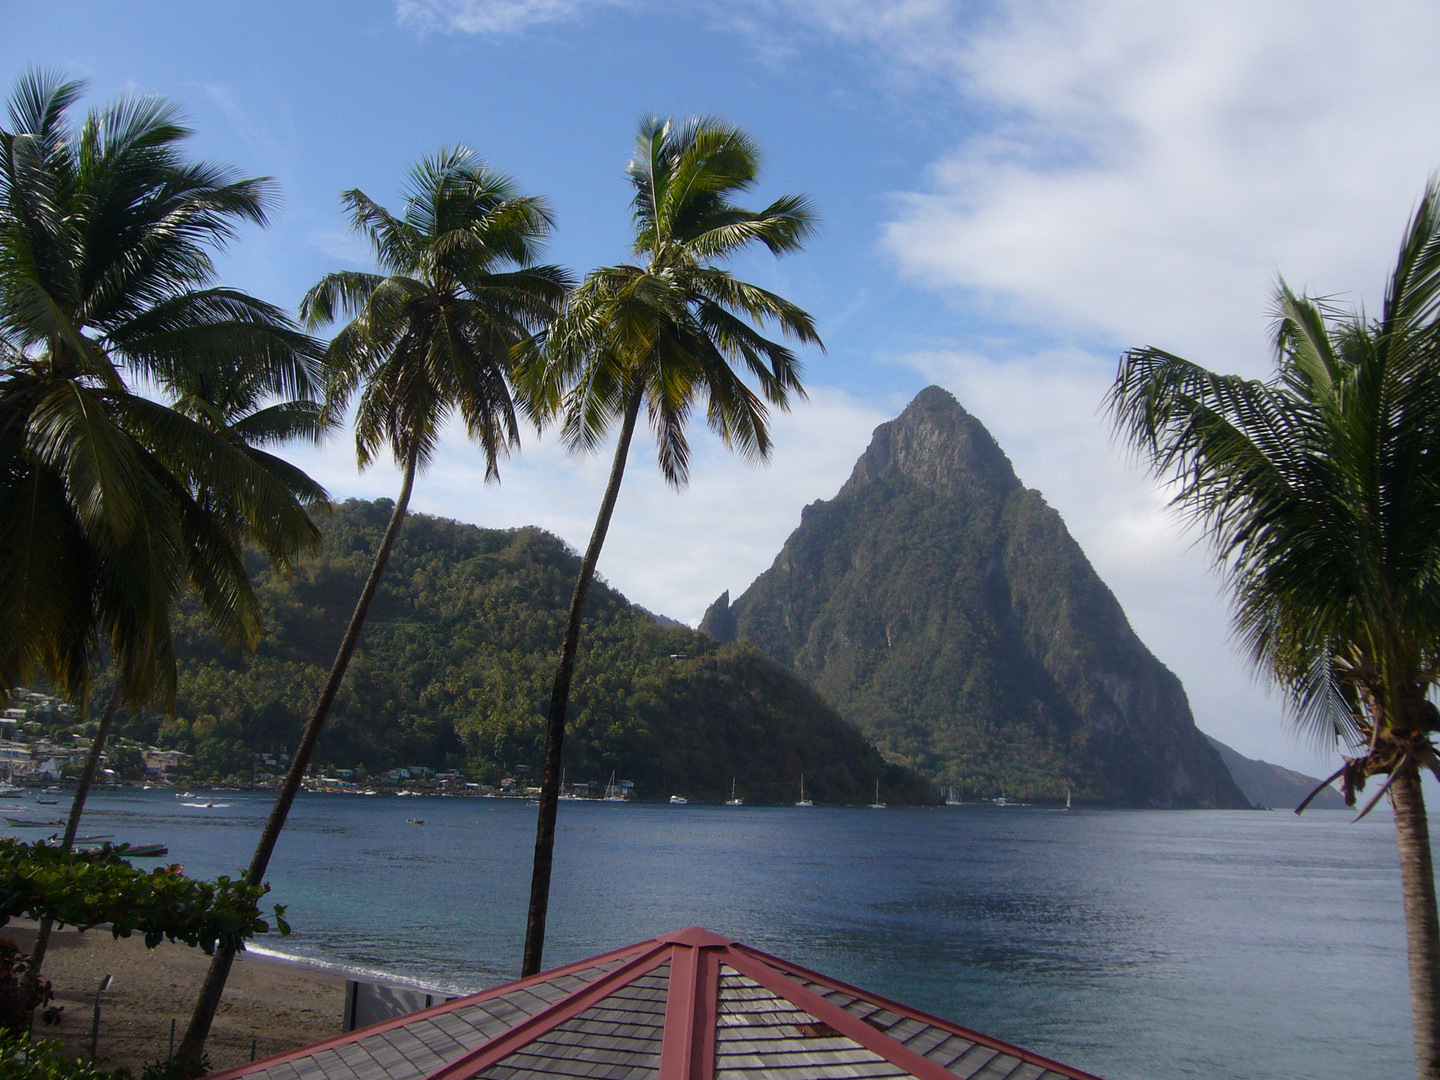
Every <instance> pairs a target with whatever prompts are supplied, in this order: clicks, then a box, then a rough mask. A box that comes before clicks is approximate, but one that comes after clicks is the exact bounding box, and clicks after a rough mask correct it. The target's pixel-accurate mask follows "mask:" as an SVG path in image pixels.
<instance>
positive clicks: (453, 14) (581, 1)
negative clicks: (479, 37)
mask: <svg viewBox="0 0 1440 1080" xmlns="http://www.w3.org/2000/svg"><path fill="white" fill-rule="evenodd" d="M613 2H614V0H396V4H395V14H396V16H397V17H398V18H399V20H400V21H401V22H402V23H410V24H411V25H413V26H416V27H418V28H419V29H421V30H458V31H461V32H462V33H467V34H509V33H515V32H516V31H519V30H523V29H525V28H526V27H527V26H533V25H535V24H537V23H550V22H559V21H561V20H564V19H569V18H573V17H574V16H576V15H578V14H580V13H581V12H583V11H584V10H585V9H587V8H592V7H599V6H606V5H609V4H611V3H613Z"/></svg>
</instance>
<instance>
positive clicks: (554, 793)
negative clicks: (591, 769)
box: [520, 386, 644, 978]
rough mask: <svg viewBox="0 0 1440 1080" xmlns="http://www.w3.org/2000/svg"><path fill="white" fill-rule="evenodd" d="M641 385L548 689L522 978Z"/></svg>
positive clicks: (536, 962) (543, 898) (538, 929)
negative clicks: (585, 635)
mask: <svg viewBox="0 0 1440 1080" xmlns="http://www.w3.org/2000/svg"><path fill="white" fill-rule="evenodd" d="M643 397H644V395H643V387H640V386H637V387H636V388H635V389H634V390H632V391H631V393H630V400H629V401H628V402H627V403H626V405H625V420H624V423H623V424H622V425H621V427H620V442H619V443H618V444H617V445H616V447H615V460H614V462H613V463H612V464H611V466H610V480H609V482H608V483H607V484H606V485H605V496H604V498H602V499H601V500H600V513H599V514H598V515H597V516H596V518H595V529H594V531H593V532H591V534H590V544H589V546H588V547H586V549H585V557H584V558H583V559H582V560H581V561H580V576H579V577H578V578H577V579H576V581H575V593H574V595H573V596H571V598H570V615H569V618H568V619H567V620H566V623H565V637H564V640H563V641H561V643H560V663H559V664H558V665H557V666H556V668H555V685H554V687H553V688H552V689H551V691H550V716H549V719H548V720H547V721H546V725H545V768H544V773H543V775H542V778H541V780H540V814H539V818H538V820H537V821H536V823H535V864H534V869H533V871H532V873H531V878H530V909H529V912H528V913H527V915H526V919H525V955H524V958H523V959H522V961H521V964H520V977H521V978H524V977H526V976H528V975H534V974H535V973H536V972H538V971H539V970H540V963H541V959H542V957H543V955H544V952H545V916H546V914H547V912H548V910H549V907H550V868H551V865H552V864H553V862H554V858H555V818H556V816H557V814H558V812H559V809H560V758H561V752H562V750H563V749H564V745H565V711H566V709H567V708H568V707H569V704H570V679H571V676H573V675H574V674H575V653H576V651H577V650H578V649H579V647H580V625H581V622H582V621H583V620H584V618H585V603H586V601H587V600H588V599H589V598H590V583H591V582H592V581H593V580H594V579H595V564H596V563H597V562H599V561H600V549H601V548H603V547H604V546H605V534H606V532H608V531H609V529H610V515H611V514H613V513H614V512H615V499H616V498H617V497H618V496H619V494H620V481H621V479H622V478H623V477H624V476H625V460H626V458H628V457H629V456H630V440H631V438H632V437H633V436H634V434H635V421H636V419H637V418H638V417H639V416H640V403H641V401H642V400H643Z"/></svg>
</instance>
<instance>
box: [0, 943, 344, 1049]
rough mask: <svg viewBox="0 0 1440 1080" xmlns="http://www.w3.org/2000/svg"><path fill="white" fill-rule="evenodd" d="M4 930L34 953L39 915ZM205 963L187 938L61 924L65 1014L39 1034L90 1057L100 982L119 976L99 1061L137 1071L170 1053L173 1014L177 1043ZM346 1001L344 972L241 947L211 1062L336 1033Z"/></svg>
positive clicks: (55, 947)
mask: <svg viewBox="0 0 1440 1080" xmlns="http://www.w3.org/2000/svg"><path fill="white" fill-rule="evenodd" d="M0 934H3V935H4V936H5V937H8V938H10V939H11V940H13V941H14V942H15V943H16V945H18V946H19V947H20V948H21V949H24V950H25V951H27V952H28V951H29V950H30V948H31V945H32V943H33V941H34V938H35V930H34V923H30V922H24V921H20V920H16V921H14V922H11V923H10V924H9V925H7V926H5V927H4V928H0ZM208 964H209V957H207V956H206V955H205V954H204V953H202V952H201V951H200V950H199V949H191V948H189V947H187V946H185V945H175V944H171V943H170V942H164V943H162V944H161V945H159V946H158V947H156V948H155V949H146V948H145V942H144V940H143V939H142V938H140V937H139V936H136V937H132V938H129V939H121V940H118V941H117V940H116V939H114V938H113V937H111V935H110V931H109V930H106V929H101V928H96V929H94V930H87V931H85V932H84V933H80V932H78V931H75V930H68V929H67V930H61V931H58V932H56V933H55V934H53V935H52V936H51V939H50V948H49V952H48V953H47V955H46V957H45V970H44V975H45V977H46V978H47V979H49V980H50V982H51V983H52V984H53V985H54V987H55V1000H56V1004H61V1005H64V1006H65V1013H64V1016H63V1019H62V1021H61V1023H60V1024H59V1025H58V1026H57V1027H54V1028H48V1029H46V1028H43V1027H41V1026H40V1024H39V1023H38V1022H37V1024H36V1028H35V1032H36V1035H37V1036H47V1037H53V1038H59V1039H60V1040H61V1041H62V1042H63V1043H64V1045H65V1046H66V1048H67V1050H69V1051H72V1052H74V1053H77V1054H82V1055H83V1056H85V1057H89V1054H90V1029H91V1021H92V1017H93V1010H94V1006H95V988H96V986H98V985H99V982H100V980H101V979H102V978H104V977H105V975H107V974H110V975H114V976H115V979H114V982H113V984H112V985H111V987H110V989H108V990H106V991H105V993H104V994H103V995H101V999H100V1036H99V1043H98V1045H99V1059H100V1064H101V1065H103V1066H105V1067H108V1068H116V1067H118V1066H121V1065H124V1066H127V1067H129V1068H130V1069H132V1070H133V1071H134V1072H135V1073H136V1075H137V1076H138V1075H139V1071H140V1066H141V1065H143V1064H144V1063H145V1062H148V1061H155V1060H157V1059H163V1058H165V1057H167V1056H168V1055H169V1051H170V1023H171V1020H172V1019H173V1020H174V1021H175V1040H176V1042H177V1043H178V1042H179V1040H180V1038H181V1036H182V1035H183V1034H184V1032H185V1025H186V1023H187V1022H188V1020H189V1017H190V1009H191V1008H192V1006H193V1005H194V1003H195V996H196V994H197V993H198V992H199V988H200V983H201V981H202V980H203V979H204V977H205V970H206V967H207V965H208ZM344 1009H345V980H344V979H343V978H337V977H335V976H331V975H326V974H322V973H320V972H316V971H310V970H308V969H306V968H302V967H297V966H295V965H292V964H286V963H284V962H281V961H276V960H272V959H269V958H267V957H261V956H257V955H254V954H251V953H244V954H241V956H240V957H239V958H238V959H237V961H236V963H235V967H234V969H233V971H232V972H231V974H230V981H229V983H228V985H227V986H226V989H225V998H224V1000H223V1001H222V1002H221V1004H220V1012H219V1014H218V1015H217V1016H216V1019H215V1026H214V1028H213V1029H212V1031H211V1034H210V1042H209V1052H210V1061H211V1066H212V1068H214V1069H223V1068H229V1067H230V1066H232V1065H238V1064H241V1063H243V1062H246V1061H249V1060H250V1054H251V1048H252V1045H253V1047H254V1052H255V1055H256V1057H266V1056H268V1055H270V1054H276V1053H280V1052H281V1051H284V1050H290V1049H293V1048H294V1047H297V1046H304V1045H305V1044H307V1043H312V1042H316V1041H318V1040H320V1039H323V1038H327V1037H328V1036H331V1035H336V1034H338V1033H339V1032H340V1028H341V1023H342V1017H343V1015H344Z"/></svg>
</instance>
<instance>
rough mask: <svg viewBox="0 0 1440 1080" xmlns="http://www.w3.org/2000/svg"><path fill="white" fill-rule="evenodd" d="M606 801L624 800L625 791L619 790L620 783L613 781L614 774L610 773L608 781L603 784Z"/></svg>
mask: <svg viewBox="0 0 1440 1080" xmlns="http://www.w3.org/2000/svg"><path fill="white" fill-rule="evenodd" d="M605 801H606V802H624V801H625V793H624V792H623V791H621V790H620V785H619V784H617V783H615V774H614V773H613V772H612V773H611V774H610V783H608V784H606V785H605Z"/></svg>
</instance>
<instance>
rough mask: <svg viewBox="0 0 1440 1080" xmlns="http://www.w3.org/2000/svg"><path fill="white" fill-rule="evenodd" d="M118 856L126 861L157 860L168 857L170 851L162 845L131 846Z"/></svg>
mask: <svg viewBox="0 0 1440 1080" xmlns="http://www.w3.org/2000/svg"><path fill="white" fill-rule="evenodd" d="M120 854H121V855H123V856H124V857H125V858H127V859H158V858H159V857H160V856H161V855H169V854H170V849H169V848H168V847H166V846H165V845H164V844H131V845H130V846H129V847H128V848H126V849H125V850H124V851H122V852H121V853H120Z"/></svg>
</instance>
